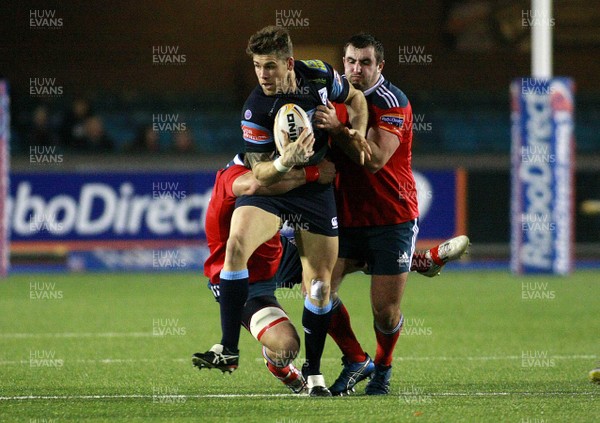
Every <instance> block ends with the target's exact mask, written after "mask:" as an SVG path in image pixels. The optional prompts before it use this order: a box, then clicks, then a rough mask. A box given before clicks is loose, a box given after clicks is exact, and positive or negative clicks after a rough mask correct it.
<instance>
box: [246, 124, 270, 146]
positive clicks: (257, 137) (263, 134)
mask: <svg viewBox="0 0 600 423" xmlns="http://www.w3.org/2000/svg"><path fill="white" fill-rule="evenodd" d="M242 131H243V138H244V140H245V141H247V142H250V143H253V144H266V143H272V142H274V140H273V133H272V132H271V131H270V130H268V129H267V128H265V127H264V126H260V125H257V124H256V123H254V122H250V121H247V120H243V121H242Z"/></svg>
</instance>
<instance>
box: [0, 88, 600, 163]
mask: <svg viewBox="0 0 600 423" xmlns="http://www.w3.org/2000/svg"><path fill="white" fill-rule="evenodd" d="M407 95H408V96H409V98H410V99H411V102H412V106H413V113H414V121H413V134H414V146H413V149H414V151H415V152H417V153H425V154H443V153H452V152H457V153H466V154H469V153H472V154H478V153H485V154H487V153H508V152H509V151H510V139H511V137H510V107H509V97H508V93H506V95H504V96H502V95H500V96H498V95H493V94H490V93H478V92H470V93H461V94H442V93H423V92H420V93H407ZM13 97H14V96H13ZM198 99H200V100H198ZM238 103H239V101H236V100H235V99H227V98H224V97H223V96H221V95H214V96H212V97H211V96H210V95H204V96H193V97H192V96H190V97H189V98H186V97H185V96H175V97H170V98H157V97H156V96H155V97H143V96H140V97H136V98H135V99H131V98H123V97H122V96H121V97H120V96H118V95H116V96H115V95H112V96H105V97H102V96H89V97H76V98H71V99H68V98H64V97H56V98H42V99H39V98H32V97H25V98H21V97H18V96H17V97H14V101H13V107H12V109H13V110H12V125H11V126H12V128H11V129H12V137H11V149H12V152H13V155H14V156H17V155H23V156H25V155H27V154H29V152H30V148H31V147H44V146H55V147H56V148H58V149H59V150H61V151H66V152H74V153H81V154H138V153H173V154H186V155H194V154H196V155H211V154H230V153H236V152H238V151H240V150H243V148H244V144H243V141H242V137H241V135H242V134H241V129H240V116H241V104H238ZM599 104H600V101H598V98H597V97H596V98H595V97H594V96H589V95H588V96H587V97H583V98H580V97H577V101H576V111H575V116H576V125H575V134H576V143H577V151H578V152H580V153H587V152H591V153H599V152H600V106H599Z"/></svg>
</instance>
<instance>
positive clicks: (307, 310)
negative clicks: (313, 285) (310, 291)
mask: <svg viewBox="0 0 600 423" xmlns="http://www.w3.org/2000/svg"><path fill="white" fill-rule="evenodd" d="M330 321H331V302H329V304H327V305H326V306H325V307H317V306H315V305H313V304H312V303H311V302H310V301H309V300H308V298H306V299H305V300H304V311H303V313H302V326H304V348H305V349H306V363H307V367H308V376H310V375H318V374H320V373H321V356H322V355H323V348H325V338H327V330H328V329H329V322H330Z"/></svg>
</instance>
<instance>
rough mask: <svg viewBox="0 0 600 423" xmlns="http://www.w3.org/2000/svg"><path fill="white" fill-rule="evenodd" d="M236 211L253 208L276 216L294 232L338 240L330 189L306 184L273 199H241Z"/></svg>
mask: <svg viewBox="0 0 600 423" xmlns="http://www.w3.org/2000/svg"><path fill="white" fill-rule="evenodd" d="M235 205H236V207H241V206H254V207H258V208H260V209H263V210H265V211H267V212H269V213H272V214H274V215H276V216H279V217H280V218H281V220H282V222H284V221H287V222H288V226H290V227H292V228H293V229H294V230H306V231H308V232H312V233H315V234H320V235H325V236H338V223H337V209H336V207H335V197H334V195H333V185H331V184H328V185H324V184H317V183H309V184H305V185H302V186H300V187H298V188H296V189H293V190H291V191H289V192H286V193H285V194H281V195H276V196H262V195H249V196H248V195H244V196H241V197H238V199H237V200H236V202H235Z"/></svg>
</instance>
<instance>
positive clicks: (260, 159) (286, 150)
mask: <svg viewBox="0 0 600 423" xmlns="http://www.w3.org/2000/svg"><path fill="white" fill-rule="evenodd" d="M283 139H284V141H283V151H282V154H281V156H280V157H279V158H277V159H275V160H273V155H274V153H273V152H271V153H246V156H245V157H246V161H247V164H248V165H249V167H250V168H251V169H252V173H253V174H254V177H255V178H256V179H257V180H258V182H259V183H260V185H262V186H266V187H268V186H271V185H273V184H274V183H276V182H279V181H281V180H282V179H283V177H284V175H285V174H287V173H288V172H290V171H291V170H292V168H293V167H294V166H296V165H303V164H304V163H306V162H307V161H308V159H310V157H311V156H312V155H313V154H314V151H313V145H314V143H315V136H314V135H313V133H312V132H308V131H307V130H304V131H303V132H302V134H300V136H299V137H298V140H296V142H289V134H287V133H285V132H284V134H283Z"/></svg>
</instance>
